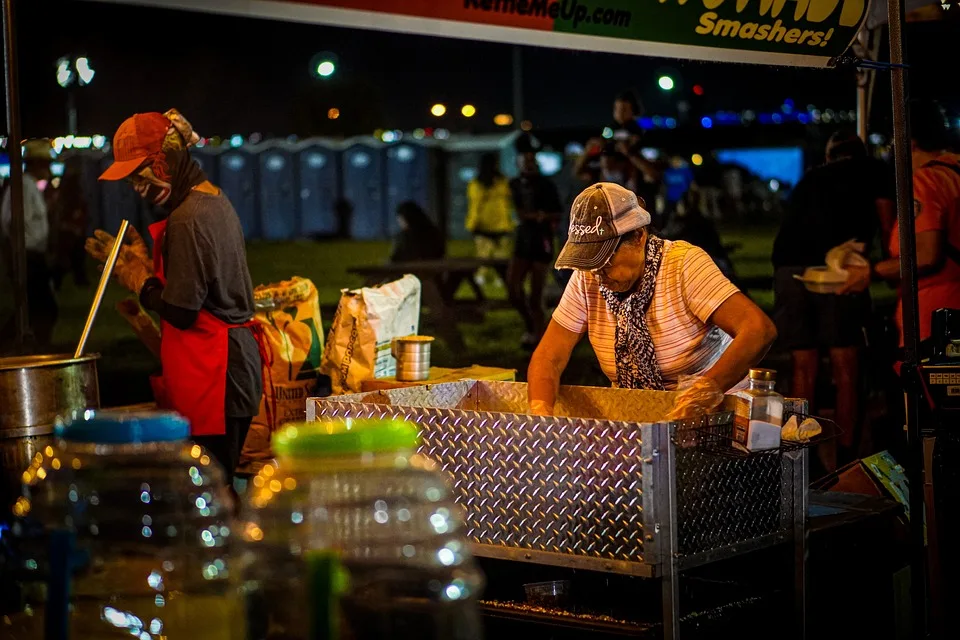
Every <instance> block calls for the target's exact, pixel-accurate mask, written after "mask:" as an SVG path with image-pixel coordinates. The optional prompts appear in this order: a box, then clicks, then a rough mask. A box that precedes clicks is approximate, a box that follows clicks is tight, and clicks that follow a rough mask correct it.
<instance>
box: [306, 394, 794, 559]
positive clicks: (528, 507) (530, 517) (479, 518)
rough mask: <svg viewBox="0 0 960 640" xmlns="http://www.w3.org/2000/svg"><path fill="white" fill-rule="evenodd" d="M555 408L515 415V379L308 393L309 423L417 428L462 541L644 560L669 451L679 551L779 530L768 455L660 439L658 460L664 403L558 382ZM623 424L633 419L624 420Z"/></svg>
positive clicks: (519, 399) (781, 496)
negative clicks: (463, 521)
mask: <svg viewBox="0 0 960 640" xmlns="http://www.w3.org/2000/svg"><path fill="white" fill-rule="evenodd" d="M560 400H561V402H559V403H558V407H561V406H562V411H559V412H560V413H563V414H565V415H567V416H577V417H553V418H541V417H534V416H529V415H526V414H525V411H526V409H527V400H526V385H524V384H518V383H509V382H486V381H484V382H472V381H468V382H458V383H453V384H449V385H448V384H444V385H430V386H421V387H409V388H404V389H392V390H389V391H379V392H372V393H367V394H357V395H351V396H339V397H331V398H319V399H318V398H314V399H311V400H310V402H312V403H314V406H313V407H312V408H311V410H310V411H308V414H310V415H314V414H315V415H316V416H317V419H324V418H338V417H378V418H379V417H398V416H402V417H404V418H406V419H408V420H411V421H413V422H416V423H418V424H419V425H420V429H421V439H422V446H421V449H420V452H421V453H423V454H424V455H427V456H429V457H430V458H432V459H433V460H435V461H436V462H438V463H439V464H440V465H441V466H442V468H443V469H444V471H446V473H447V474H449V476H450V479H451V482H452V484H453V487H454V491H455V494H456V496H457V500H458V502H460V504H461V505H462V506H463V507H464V509H465V511H466V514H467V526H468V532H469V535H470V537H471V538H472V539H473V540H474V541H475V542H478V543H482V544H487V545H500V546H506V547H513V548H520V549H529V550H533V551H546V552H553V553H562V554H573V555H577V556H581V557H585V558H597V559H608V560H609V559H613V560H626V561H632V562H641V561H644V542H645V539H646V541H648V542H650V543H651V546H652V543H654V542H656V539H655V531H656V529H657V528H658V527H657V524H658V523H659V522H660V520H659V519H660V518H664V517H667V514H666V513H663V512H661V513H656V514H653V513H650V512H651V511H652V510H653V509H652V508H651V507H652V506H653V505H654V504H656V502H657V501H656V500H654V499H653V497H654V496H653V495H652V494H653V493H654V491H653V486H654V485H653V478H654V477H655V476H656V473H655V469H656V467H657V465H661V464H665V458H666V456H668V455H672V456H675V469H676V476H675V478H673V480H674V481H675V483H676V487H677V507H676V511H677V521H676V522H675V523H673V527H672V528H673V530H675V531H677V541H678V548H677V550H678V551H679V554H680V555H681V556H685V555H693V554H700V553H704V552H707V551H717V550H721V552H722V550H723V549H724V548H731V547H733V546H734V545H737V544H741V543H744V542H747V541H750V540H755V539H757V538H762V537H764V536H769V534H771V533H777V532H782V531H789V529H790V527H792V511H791V504H792V503H791V495H792V486H791V482H790V478H791V477H792V476H791V475H790V474H788V473H784V472H783V471H784V469H783V468H782V464H783V462H782V460H781V456H780V454H779V453H771V454H769V455H760V456H751V457H749V458H745V459H738V458H728V457H720V456H717V455H714V454H711V453H709V452H706V451H703V450H701V449H698V448H695V447H685V446H677V447H674V446H673V444H672V443H667V447H668V448H669V451H660V452H659V454H658V455H651V451H650V446H649V441H650V439H651V433H652V429H653V425H652V424H651V423H652V422H655V421H659V420H662V416H663V415H665V413H666V412H667V411H668V410H669V408H670V406H672V403H673V394H670V393H664V392H643V391H627V390H619V389H599V388H586V387H562V388H561V393H560ZM788 404H789V403H788ZM605 415H607V416H611V417H615V418H618V419H620V420H621V421H612V420H609V419H600V418H602V417H603V416H605ZM629 416H636V420H631V421H624V418H626V417H629ZM645 442H646V443H647V449H646V450H644V443H645ZM644 470H646V471H647V473H644ZM661 490H664V488H663V487H658V488H657V491H661ZM715 555H717V557H719V556H721V555H723V554H722V553H719V554H715ZM646 561H647V562H649V563H657V562H659V560H658V559H657V558H655V557H653V556H652V555H651V557H650V558H648V559H646Z"/></svg>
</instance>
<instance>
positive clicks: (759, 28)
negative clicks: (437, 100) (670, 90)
mask: <svg viewBox="0 0 960 640" xmlns="http://www.w3.org/2000/svg"><path fill="white" fill-rule="evenodd" d="M112 1H114V2H125V3H128V4H149V5H156V6H166V7H178V8H182V9H194V10H202V11H215V12H224V13H234V14H240V15H251V16H259V17H268V18H277V19H285V20H295V21H298V22H317V23H324V24H334V25H340V26H347V27H360V28H372V29H385V30H388V31H400V32H407V33H420V34H425V35H435V36H449V37H455V38H471V39H477V40H492V41H496V42H505V43H509V44H529V45H539V46H552V47H560V48H569V49H582V50H593V51H611V52H616V53H632V54H638V55H649V56H667V57H676V58H692V59H701V60H712V61H725V62H751V63H757V64H783V65H795V66H812V67H823V66H827V65H828V63H829V61H830V59H831V58H833V57H835V56H838V55H841V54H843V53H844V52H845V51H846V49H847V47H848V46H849V45H850V43H851V42H852V41H853V39H854V38H855V37H856V34H857V32H858V31H859V29H860V26H861V24H862V23H863V21H864V18H865V17H866V16H867V15H868V11H869V2H870V0H791V1H790V2H787V0H204V1H203V2H200V1H199V0H112Z"/></svg>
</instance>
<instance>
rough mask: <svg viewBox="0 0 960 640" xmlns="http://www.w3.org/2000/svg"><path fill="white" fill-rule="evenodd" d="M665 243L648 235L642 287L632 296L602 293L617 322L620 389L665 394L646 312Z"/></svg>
mask: <svg viewBox="0 0 960 640" xmlns="http://www.w3.org/2000/svg"><path fill="white" fill-rule="evenodd" d="M663 245H664V243H663V240H661V239H660V238H658V237H656V236H655V235H653V234H647V245H646V251H645V255H644V263H643V275H642V276H640V286H639V287H637V289H636V291H634V292H633V293H629V294H619V293H615V292H613V291H611V290H609V289H607V288H606V287H604V286H603V285H601V286H600V293H601V294H602V295H603V298H604V300H606V301H607V306H608V307H609V308H610V311H611V312H612V313H613V317H614V318H616V320H617V330H616V337H615V341H614V355H615V357H616V362H617V386H618V387H620V388H621V389H651V390H655V391H662V390H663V388H664V387H663V374H662V373H661V372H660V364H659V363H658V362H657V354H656V351H654V348H653V338H652V337H651V336H650V329H649V328H647V309H649V308H650V302H651V301H652V300H653V292H654V289H655V288H656V284H657V272H659V271H660V262H661V261H662V259H663Z"/></svg>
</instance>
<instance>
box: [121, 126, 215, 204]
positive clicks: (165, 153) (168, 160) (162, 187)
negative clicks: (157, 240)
mask: <svg viewBox="0 0 960 640" xmlns="http://www.w3.org/2000/svg"><path fill="white" fill-rule="evenodd" d="M163 115H164V116H166V118H167V119H168V120H170V128H169V129H168V130H167V135H166V137H164V139H163V144H162V145H161V148H160V151H158V152H157V153H155V154H154V155H153V156H151V157H150V158H149V159H148V161H147V163H146V165H145V166H144V168H143V169H141V170H140V171H139V175H140V177H141V178H143V179H144V181H143V182H142V183H141V185H140V186H138V190H139V191H140V192H141V195H142V196H143V197H144V198H145V199H146V200H147V201H148V202H152V203H154V204H156V205H159V206H160V207H162V208H163V210H164V211H165V212H166V213H167V214H168V215H169V214H170V213H171V212H172V211H174V210H175V209H176V208H177V207H179V206H180V205H181V204H182V203H183V201H184V200H186V198H187V196H188V195H189V194H190V191H191V190H192V189H193V188H194V187H196V186H197V185H199V184H201V183H203V182H206V180H207V176H206V174H205V173H204V172H203V169H201V168H200V165H199V164H198V163H197V161H196V160H194V159H193V158H192V157H191V156H190V147H192V146H193V145H195V144H196V143H197V142H199V140H200V136H198V135H197V133H196V132H195V131H194V130H193V126H192V125H191V124H190V122H189V121H188V120H187V119H186V118H184V117H183V115H182V114H181V113H180V112H179V111H177V110H176V109H170V110H169V111H167V112H166V113H164V114H163Z"/></svg>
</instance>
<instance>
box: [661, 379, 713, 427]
mask: <svg viewBox="0 0 960 640" xmlns="http://www.w3.org/2000/svg"><path fill="white" fill-rule="evenodd" d="M677 391H679V392H680V393H678V394H677V399H676V400H675V401H674V404H673V409H671V410H670V413H668V414H667V418H666V419H667V420H670V421H674V420H686V419H687V418H695V417H697V416H702V415H705V414H707V413H710V412H711V411H713V410H714V409H716V408H717V407H719V406H720V403H721V402H723V391H721V390H720V387H719V386H717V383H716V382H715V381H714V380H713V379H712V378H707V377H706V376H680V382H679V384H677Z"/></svg>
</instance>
